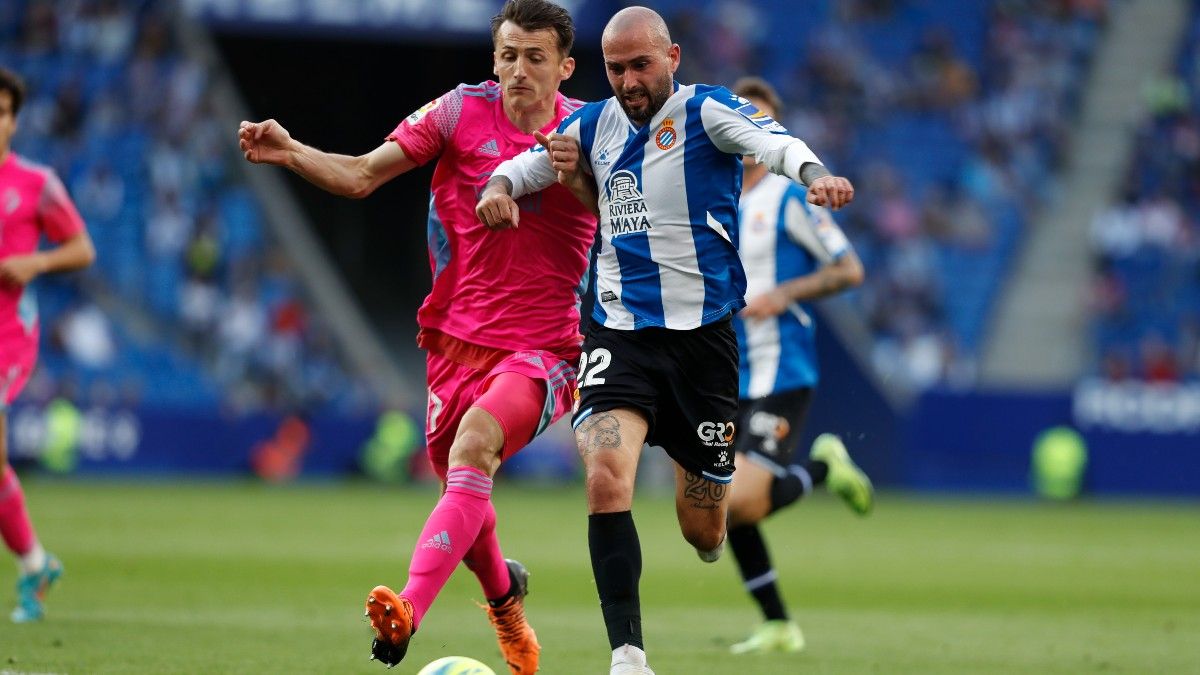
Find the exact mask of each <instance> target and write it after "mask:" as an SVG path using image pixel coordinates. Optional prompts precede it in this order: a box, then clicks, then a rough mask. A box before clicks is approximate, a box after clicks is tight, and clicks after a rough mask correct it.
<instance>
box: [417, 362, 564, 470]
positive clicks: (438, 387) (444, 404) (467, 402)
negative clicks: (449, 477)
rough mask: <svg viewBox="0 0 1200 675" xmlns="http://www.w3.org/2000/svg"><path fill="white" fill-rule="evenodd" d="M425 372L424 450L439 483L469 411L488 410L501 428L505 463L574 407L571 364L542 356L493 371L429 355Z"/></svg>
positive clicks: (495, 368) (501, 363) (500, 366)
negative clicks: (427, 452)
mask: <svg viewBox="0 0 1200 675" xmlns="http://www.w3.org/2000/svg"><path fill="white" fill-rule="evenodd" d="M426 367H427V369H428V373H427V376H426V378H427V381H428V384H429V405H428V407H427V409H426V411H425V444H426V447H427V449H428V451H429V461H430V463H431V464H432V465H433V469H434V471H435V472H436V473H437V475H438V477H439V478H441V479H443V480H445V478H446V469H447V463H448V461H449V457H450V446H451V445H452V444H453V443H454V438H455V436H456V435H457V432H458V424H459V422H460V421H462V418H463V415H465V414H467V410H468V409H470V408H471V406H477V407H479V408H482V409H483V410H486V411H487V412H488V413H489V414H491V416H492V417H494V418H495V419H496V421H497V422H499V423H500V428H501V429H502V430H503V431H504V448H503V450H501V459H502V460H503V459H508V458H509V457H511V456H513V455H514V454H515V453H516V452H517V451H518V450H520V449H521V448H523V447H525V446H526V445H527V444H528V443H529V441H531V440H533V438H534V437H535V436H537V435H538V434H540V433H542V432H543V431H545V430H546V429H547V428H548V427H549V426H550V425H551V424H553V423H554V422H555V421H556V420H558V418H560V417H562V416H563V415H565V414H566V413H568V412H570V410H571V406H572V404H573V403H574V400H573V397H574V391H575V366H574V364H572V363H570V362H568V361H563V360H562V359H560V358H559V357H557V356H555V355H554V354H551V353H550V352H546V351H524V352H515V353H513V354H511V355H509V356H507V357H506V358H504V359H503V360H501V361H500V362H499V363H497V364H496V365H495V366H494V367H492V369H491V370H479V369H476V368H471V367H469V366H464V365H461V364H459V363H455V362H454V361H451V360H450V359H447V358H446V357H444V356H441V355H439V354H435V353H433V352H429V354H428V355H427V357H426ZM514 376H516V377H514Z"/></svg>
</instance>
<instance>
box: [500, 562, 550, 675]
mask: <svg viewBox="0 0 1200 675" xmlns="http://www.w3.org/2000/svg"><path fill="white" fill-rule="evenodd" d="M504 562H506V563H507V564H508V573H509V575H510V576H511V577H512V579H513V583H514V585H515V587H516V590H515V592H514V593H513V594H512V595H511V596H509V597H508V598H507V599H506V600H505V601H504V603H503V604H501V605H500V606H498V607H491V606H489V607H488V608H487V613H488V619H489V620H490V621H491V622H492V627H493V628H495V629H496V640H497V641H498V642H499V643H500V653H501V654H503V655H504V660H505V661H506V662H507V663H508V669H509V670H510V671H511V672H512V675H532V674H533V673H536V672H537V669H538V655H539V654H540V653H541V651H542V647H541V645H539V644H538V641H537V635H536V634H535V633H534V632H533V627H532V626H530V625H529V622H528V621H527V620H526V619H525V596H526V595H528V594H529V572H528V571H527V570H526V569H525V566H524V565H522V564H521V563H519V562H517V561H515V560H505V561H504Z"/></svg>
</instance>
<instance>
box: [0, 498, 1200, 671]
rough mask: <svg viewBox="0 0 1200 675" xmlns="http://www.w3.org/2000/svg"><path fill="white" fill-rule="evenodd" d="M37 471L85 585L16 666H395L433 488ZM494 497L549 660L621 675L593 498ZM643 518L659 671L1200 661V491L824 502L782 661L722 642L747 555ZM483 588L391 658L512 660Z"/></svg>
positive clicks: (71, 584)
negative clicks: (394, 607)
mask: <svg viewBox="0 0 1200 675" xmlns="http://www.w3.org/2000/svg"><path fill="white" fill-rule="evenodd" d="M26 485H27V493H28V498H29V502H30V505H31V508H32V510H33V513H34V517H35V520H36V522H37V525H38V528H39V530H40V534H41V535H42V539H43V540H44V541H45V542H46V544H47V545H48V547H49V548H51V549H52V550H54V551H55V552H57V553H58V554H59V555H60V556H61V557H62V559H63V561H64V563H65V565H66V575H65V576H64V577H63V580H62V582H61V583H60V584H59V586H58V587H57V588H55V590H54V592H53V593H52V594H51V596H50V598H49V602H48V609H49V616H48V618H47V620H46V621H45V622H43V623H41V624H37V625H21V626H16V625H12V624H9V623H8V622H7V620H4V621H3V623H0V672H38V673H49V672H56V673H63V672H70V673H276V672H278V673H284V672H286V673H352V672H361V673H382V672H384V668H383V667H382V666H381V665H379V664H378V663H369V662H368V660H367V657H368V654H369V649H368V644H369V642H370V639H369V628H368V627H367V625H366V624H365V623H363V621H364V620H363V618H362V602H363V599H364V597H365V595H366V593H367V591H368V590H370V589H371V587H372V586H374V585H375V584H378V583H386V584H389V585H393V586H395V587H397V588H399V586H401V585H402V584H403V581H404V576H405V570H406V568H407V562H408V555H409V553H410V551H411V547H412V545H413V542H414V540H415V538H416V536H417V534H418V531H419V528H420V526H421V524H422V523H423V521H424V519H425V516H426V514H427V513H428V511H429V508H430V506H431V505H432V503H433V500H434V491H433V489H432V488H429V487H416V488H409V487H382V486H378V485H368V484H349V485H346V484H336V485H334V484H330V485H299V486H291V487H271V486H263V485H258V484H251V483H244V482H232V483H183V484H173V483H161V482H160V483H126V482H121V483H113V482H94V481H70V482H57V481H42V480H36V479H29V480H27V481H26ZM496 502H497V508H498V510H499V512H500V518H501V522H500V529H501V541H502V542H503V543H504V545H505V552H506V554H507V555H509V556H510V557H515V558H518V559H520V560H522V561H523V562H524V563H526V565H527V566H528V567H529V569H530V571H531V572H532V573H533V577H532V579H531V581H530V583H531V590H532V593H531V595H530V598H529V603H528V614H529V617H530V620H531V622H532V623H533V625H534V627H535V628H536V629H537V631H538V635H539V637H540V639H541V642H542V645H543V658H542V672H543V673H547V675H586V674H591V673H605V672H607V664H608V645H607V642H606V639H605V637H604V628H603V624H602V621H601V617H600V610H599V603H598V601H597V598H596V594H595V589H594V586H593V583H592V578H591V570H590V565H589V562H588V554H587V538H586V516H585V508H584V501H583V494H582V491H581V488H579V487H578V486H575V487H570V488H553V489H551V488H547V489H536V488H529V487H523V486H520V485H516V484H512V483H504V482H501V483H500V484H499V485H498V487H497V491H496ZM634 516H635V518H636V519H637V523H638V528H639V533H640V536H641V541H642V547H643V550H644V557H645V562H644V572H643V576H642V587H641V591H642V604H643V612H644V615H645V632H646V639H647V648H648V652H649V654H650V661H651V665H652V666H653V667H654V668H655V670H656V672H657V673H659V675H676V674H685V673H686V674H694V673H704V674H708V673H738V674H739V675H763V674H771V673H780V674H783V673H788V674H791V673H922V674H928V673H955V674H959V673H1087V672H1098V673H1185V672H1188V673H1196V672H1200V648H1197V646H1196V645H1197V642H1196V636H1197V635H1200V525H1198V524H1200V505H1197V504H1194V503H1192V504H1173V505H1171V504H1144V503H1130V502H1116V503H1114V502H1104V503H1096V502H1084V503H1078V504H1069V505H1047V504H1038V503H1034V502H1026V501H1012V500H999V501H997V500H990V501H989V500H981V499H977V500H961V499H941V498H928V497H915V496H905V495H896V494H886V493H885V494H883V495H882V496H881V498H880V499H879V502H878V504H877V508H876V512H875V513H874V514H873V515H872V516H871V517H869V518H866V519H859V518H856V517H854V516H853V515H851V514H850V513H849V511H847V510H846V509H845V508H843V507H842V505H841V504H840V503H838V502H836V501H835V500H834V499H832V498H830V497H829V496H828V495H826V494H823V493H822V494H818V495H815V496H814V497H812V498H810V499H809V500H808V501H807V502H804V503H801V504H799V505H798V506H797V507H795V508H793V509H790V510H789V511H786V512H784V513H781V514H779V515H778V516H777V517H776V518H774V519H772V520H771V521H769V524H768V526H767V531H768V534H769V540H770V543H771V544H772V548H773V552H774V554H775V559H776V564H777V569H778V570H779V574H780V579H781V583H782V587H783V592H784V596H785V599H786V600H787V601H788V603H789V605H790V607H791V609H792V613H793V616H794V617H795V618H796V619H797V620H798V621H799V622H800V624H801V626H802V627H803V629H804V632H805V635H806V637H807V639H808V649H807V650H806V651H805V652H803V653H801V654H796V655H789V656H779V657H769V658H764V657H746V656H743V657H734V656H730V655H728V653H727V652H726V647H727V644H728V643H729V642H730V641H732V640H735V639H738V638H741V637H742V636H743V634H744V632H745V631H746V630H747V628H749V627H750V626H751V624H752V623H754V622H755V621H756V620H757V614H756V612H755V610H754V608H753V606H752V605H751V603H750V601H749V599H748V598H747V597H745V595H744V593H743V592H742V589H741V585H740V583H739V581H738V578H737V574H736V571H735V568H734V566H733V563H732V562H731V561H730V560H721V561H719V562H718V563H716V564H714V565H705V564H703V563H701V562H700V561H699V560H698V559H697V558H696V556H695V554H694V553H693V552H692V550H691V549H690V548H689V547H688V546H687V545H686V544H685V543H684V542H683V539H682V538H681V537H680V536H679V532H678V527H677V525H676V523H675V521H674V510H673V507H672V504H671V502H670V500H669V497H668V496H664V495H657V496H655V495H647V496H645V497H642V498H640V500H639V501H638V502H637V504H636V505H635V508H634ZM9 569H11V568H9ZM12 575H13V572H12V571H10V572H6V573H5V574H4V575H0V584H3V586H0V588H4V589H11V588H12V586H11V584H12V581H13V578H14V577H13V576H12ZM0 598H4V599H5V600H7V601H9V603H11V598H12V592H11V590H7V591H6V592H3V593H0ZM480 599H481V598H480V592H479V587H478V585H477V584H476V582H475V580H474V578H473V577H471V576H470V574H469V573H468V572H466V570H465V569H463V568H459V570H458V571H457V572H456V573H455V575H454V577H453V578H452V579H451V581H450V584H449V585H448V586H447V587H446V589H445V590H444V591H443V592H442V594H441V596H440V597H439V598H438V601H437V602H436V603H435V604H434V606H433V608H432V610H431V611H430V613H429V615H428V616H427V617H426V619H425V622H424V624H423V625H422V627H421V631H420V633H419V634H418V635H417V636H416V637H415V638H414V640H413V643H412V647H411V649H410V651H409V656H408V658H407V659H406V660H405V662H404V663H403V664H401V666H400V667H399V668H397V669H396V670H395V671H392V672H397V673H412V672H416V670H417V669H418V668H419V667H420V666H421V665H422V664H424V663H426V662H428V661H431V660H433V659H435V658H437V657H440V656H444V655H449V654H464V655H468V656H473V657H475V658H478V659H480V660H482V661H484V662H486V663H488V664H489V665H491V666H492V667H493V668H495V669H497V671H498V672H500V673H504V672H506V671H505V670H504V669H503V661H502V660H501V659H500V657H499V651H498V649H497V648H496V646H495V642H494V638H493V635H492V633H491V629H490V628H489V626H488V624H487V621H486V618H485V616H484V613H483V611H482V610H480V609H478V608H477V607H476V606H475V604H474V601H478V600H480ZM9 607H11V604H8V603H6V606H5V608H4V610H5V613H7V610H8V609H9Z"/></svg>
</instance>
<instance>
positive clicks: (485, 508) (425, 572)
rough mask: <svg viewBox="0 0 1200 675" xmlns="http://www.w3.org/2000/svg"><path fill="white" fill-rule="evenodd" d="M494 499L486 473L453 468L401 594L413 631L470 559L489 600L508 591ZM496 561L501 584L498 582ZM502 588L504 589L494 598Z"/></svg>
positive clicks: (447, 475)
mask: <svg viewBox="0 0 1200 675" xmlns="http://www.w3.org/2000/svg"><path fill="white" fill-rule="evenodd" d="M491 497H492V479H491V478H489V477H488V475H487V474H486V473H484V472H482V471H480V470H478V469H476V468H473V467H467V466H457V467H451V468H450V471H449V472H447V474H446V493H445V494H443V495H442V498H441V499H440V500H438V503H437V506H436V507H434V509H433V512H432V513H430V514H429V519H428V520H426V521H425V528H424V529H422V530H421V536H420V538H419V539H418V540H417V545H416V548H415V549H414V550H413V557H412V562H411V563H409V566H408V584H407V585H405V587H404V590H403V591H401V592H400V595H401V596H403V597H405V598H407V599H408V601H409V602H411V603H412V606H413V629H414V630H416V628H417V626H418V625H419V624H420V621H421V617H423V616H424V615H425V612H426V611H428V610H429V606H430V605H432V604H433V600H434V598H436V597H437V594H438V593H439V592H440V591H441V590H442V587H443V586H445V585H446V580H447V579H449V578H450V574H451V573H453V572H454V568H455V566H457V565H458V563H459V561H460V560H463V559H469V560H470V566H471V568H472V570H475V571H476V574H477V575H478V576H479V580H480V584H481V585H482V586H483V587H484V593H485V595H487V597H489V598H495V597H499V596H502V595H504V594H505V593H507V592H508V585H509V580H508V569H507V567H505V565H504V559H503V557H501V556H500V545H499V543H498V542H497V541H496V511H495V509H494V508H493V507H492V501H491ZM497 560H498V561H499V568H500V570H502V571H503V582H501V581H500V580H499V578H498V577H499V572H498V570H497V569H496V567H497V565H496V561H497ZM489 586H491V589H489ZM498 587H502V588H503V590H501V591H500V592H498V593H496V594H495V595H493V594H492V591H493V589H495V588H498Z"/></svg>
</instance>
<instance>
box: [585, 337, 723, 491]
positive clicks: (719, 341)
mask: <svg viewBox="0 0 1200 675" xmlns="http://www.w3.org/2000/svg"><path fill="white" fill-rule="evenodd" d="M578 382H579V399H578V400H577V401H576V405H575V414H574V415H573V418H572V420H571V422H572V425H573V426H575V427H576V428H578V426H579V424H580V423H581V422H582V421H583V420H585V419H587V417H588V416H589V415H593V414H596V413H601V412H605V411H607V410H614V409H616V408H630V409H633V410H637V411H639V412H641V413H642V414H643V415H645V416H646V421H647V422H648V423H649V425H650V428H649V430H648V431H647V433H646V442H647V443H648V444H650V445H659V446H662V447H663V448H664V449H665V450H666V451H667V454H669V455H670V456H671V458H672V459H674V460H675V461H676V462H678V463H679V465H680V466H682V467H683V468H684V469H685V470H687V471H690V472H691V473H693V474H696V475H697V476H702V477H704V478H706V479H708V480H710V481H713V482H717V483H728V482H730V481H731V480H733V443H734V429H736V426H735V424H734V417H735V416H736V415H737V396H738V348H737V336H736V335H735V334H734V332H733V323H732V321H731V320H730V319H728V318H726V319H723V320H721V321H717V322H715V323H711V324H708V325H706V326H701V327H699V328H694V329H692V330H668V329H666V328H643V329H641V330H613V329H611V328H605V327H604V326H601V325H598V324H596V323H593V324H592V325H591V326H590V327H589V328H588V332H587V336H586V337H585V338H584V340H583V357H582V360H581V361H580V369H579V380H578Z"/></svg>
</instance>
